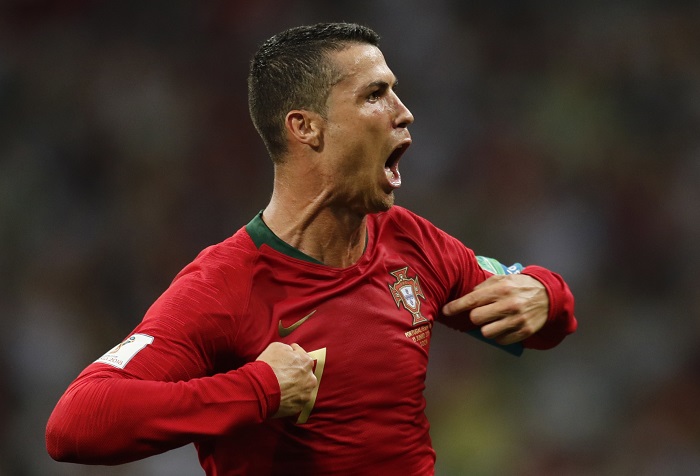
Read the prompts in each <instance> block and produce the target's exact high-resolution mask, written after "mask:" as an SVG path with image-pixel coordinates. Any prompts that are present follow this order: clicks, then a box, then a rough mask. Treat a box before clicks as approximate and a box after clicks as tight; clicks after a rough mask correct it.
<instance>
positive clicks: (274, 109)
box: [248, 23, 379, 162]
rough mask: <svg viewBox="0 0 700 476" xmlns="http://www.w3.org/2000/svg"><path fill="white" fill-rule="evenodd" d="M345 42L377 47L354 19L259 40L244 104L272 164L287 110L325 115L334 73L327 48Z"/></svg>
mask: <svg viewBox="0 0 700 476" xmlns="http://www.w3.org/2000/svg"><path fill="white" fill-rule="evenodd" d="M349 43H366V44H370V45H374V46H378V45H379V35H377V33H375V32H374V31H373V30H371V29H370V28H367V27H365V26H361V25H357V24H354V23H318V24H316V25H311V26H299V27H295V28H290V29H288V30H285V31H283V32H281V33H279V34H277V35H275V36H273V37H272V38H270V39H268V40H267V41H265V42H264V43H263V44H262V46H260V48H259V49H258V51H257V52H256V53H255V56H253V59H252V61H251V64H250V74H249V75H248V108H249V110H250V117H251V118H252V119H253V124H254V125H255V128H256V129H257V131H258V133H259V134H260V137H262V140H263V142H264V143H265V147H267V150H268V152H269V154H270V157H271V158H272V160H273V162H278V161H280V160H281V158H282V156H283V155H284V153H285V152H286V151H287V144H286V139H285V132H284V129H285V126H284V120H285V116H286V115H287V113H288V112H289V111H291V110H293V109H306V110H309V111H314V112H317V113H319V114H322V115H325V113H326V101H327V100H328V95H329V94H330V90H331V87H332V86H333V85H334V84H335V83H336V82H338V81H339V80H340V77H339V76H340V72H339V71H337V69H336V67H335V65H334V64H333V63H332V61H330V60H329V58H328V54H329V53H330V52H331V51H340V50H343V49H344V48H346V47H347V46H348V44H349Z"/></svg>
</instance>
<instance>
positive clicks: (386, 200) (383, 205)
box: [370, 192, 395, 213]
mask: <svg viewBox="0 0 700 476" xmlns="http://www.w3.org/2000/svg"><path fill="white" fill-rule="evenodd" d="M394 200H395V197H394V192H391V193H389V194H387V195H385V196H384V197H383V199H382V200H377V202H376V203H373V204H372V206H371V207H370V208H371V211H370V213H380V212H385V211H387V210H389V209H390V208H391V207H393V206H394Z"/></svg>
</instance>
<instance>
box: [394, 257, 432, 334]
mask: <svg viewBox="0 0 700 476" xmlns="http://www.w3.org/2000/svg"><path fill="white" fill-rule="evenodd" d="M407 273H408V266H406V267H405V268H401V269H399V270H396V271H392V272H391V275H392V276H393V277H395V278H396V282H395V283H394V284H389V291H391V295H392V296H393V298H394V301H395V302H396V307H398V308H401V304H403V307H404V308H405V309H406V310H407V311H408V312H410V313H411V315H412V316H413V325H414V326H415V325H416V324H419V323H421V322H428V319H426V318H425V317H423V316H422V315H421V313H420V299H418V298H423V299H425V296H424V295H423V291H422V290H421V288H420V283H419V282H418V276H416V277H415V279H414V278H409V277H408V276H406V274H407Z"/></svg>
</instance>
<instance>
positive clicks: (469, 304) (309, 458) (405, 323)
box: [47, 24, 576, 475]
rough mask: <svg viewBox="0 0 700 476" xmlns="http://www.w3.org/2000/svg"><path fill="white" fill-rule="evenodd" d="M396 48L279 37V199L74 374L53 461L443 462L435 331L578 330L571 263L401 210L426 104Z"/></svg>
mask: <svg viewBox="0 0 700 476" xmlns="http://www.w3.org/2000/svg"><path fill="white" fill-rule="evenodd" d="M377 45H378V37H377V35H376V34H375V33H374V32H373V31H371V30H369V29H367V28H364V27H361V26H358V25H353V24H320V25H315V26H311V27H299V28H293V29H291V30H288V31H285V32H283V33H281V34H279V35H277V36H275V37H273V38H271V39H270V40H268V41H267V42H265V43H264V44H263V45H262V47H261V48H260V50H259V51H258V52H257V54H256V55H255V57H254V59H253V62H252V65H251V72H250V76H249V99H250V111H251V116H252V118H253V122H254V123H255V126H256V128H257V130H258V131H259V133H260V135H261V137H262V139H263V141H264V142H265V145H266V147H267V149H268V151H269V153H270V156H271V158H272V160H273V163H274V168H275V179H274V188H273V194H272V198H271V200H270V203H269V204H268V205H267V207H266V208H265V209H264V210H263V211H262V212H261V213H260V214H259V215H258V216H256V217H255V218H254V219H253V220H252V221H251V222H250V223H249V224H248V225H247V226H246V227H244V228H242V229H240V230H239V231H238V232H237V233H236V234H234V235H233V236H232V237H231V238H229V239H227V240H226V241H224V242H222V243H220V244H218V245H215V246H212V247H210V248H208V249H207V250H205V251H203V252H202V253H201V254H200V255H199V256H198V257H197V258H196V259H195V261H194V262H192V263H191V264H190V265H189V266H187V267H186V268H185V269H184V270H183V271H182V272H180V274H178V276H177V277H176V278H175V280H174V281H173V283H172V284H171V286H170V287H169V289H168V290H167V291H166V292H165V293H164V294H163V295H162V296H161V297H160V298H159V299H158V300H157V301H156V302H155V303H154V305H153V306H152V307H151V308H150V309H149V310H148V312H147V314H146V316H145V317H144V319H143V321H142V323H141V324H140V325H139V326H138V327H137V328H136V329H135V330H134V332H133V333H132V334H131V335H130V336H129V337H128V338H127V339H126V340H125V341H124V342H123V343H121V344H119V345H118V346H117V347H115V348H114V349H112V350H111V351H109V352H108V353H107V354H105V355H104V356H102V357H101V358H99V359H98V360H97V361H96V362H95V363H93V364H91V365H90V366H88V367H87V368H86V369H85V370H84V371H83V372H82V373H81V374H80V376H79V377H78V378H77V379H76V380H75V381H74V382H73V383H72V384H71V385H70V387H69V388H68V390H67V391H66V393H65V394H64V395H63V397H62V398H61V400H60V401H59V402H58V404H57V406H56V409H55V410H54V412H53V414H52V415H51V418H50V420H49V423H48V426H47V447H48V450H49V453H50V454H51V456H52V457H54V458H55V459H58V460H61V461H72V462H80V463H94V464H117V463H122V462H127V461H132V460H136V459H139V458H144V457H147V456H149V455H153V454H157V453H160V452H163V451H167V450H169V449H172V448H176V447H178V446H182V445H185V444H188V443H192V442H194V444H195V445H196V447H197V450H198V453H199V458H200V462H201V464H202V466H203V467H204V469H205V471H206V473H207V474H209V475H232V474H250V475H265V474H348V475H350V474H352V475H356V474H383V475H392V474H401V475H409V474H420V475H424V474H432V473H433V466H434V462H435V453H434V451H433V449H432V447H431V444H430V437H429V434H428V422H427V419H426V417H425V414H424V408H425V401H424V399H423V395H422V392H423V389H424V380H425V373H426V369H427V362H428V349H429V346H430V335H431V329H432V326H433V323H434V322H435V321H440V322H442V323H444V324H447V325H449V326H452V327H455V328H457V329H460V330H463V331H466V332H471V333H473V334H475V335H477V336H478V337H480V338H482V339H485V340H487V341H489V342H492V343H494V344H495V345H500V346H503V347H504V348H506V349H507V350H510V351H511V352H514V353H519V352H520V350H521V349H522V346H525V347H532V348H541V349H544V348H549V347H552V346H554V345H556V344H558V343H559V342H560V341H561V340H562V339H563V338H564V337H565V336H566V335H567V334H569V333H571V332H573V331H574V330H575V328H576V320H575V318H574V316H573V297H572V296H571V294H570V293H569V290H568V287H567V286H566V284H565V283H564V281H563V280H562V279H561V278H560V277H559V276H558V275H556V274H554V273H552V272H550V271H547V270H545V269H543V268H540V267H536V266H529V267H526V268H524V269H520V268H519V267H518V266H515V267H513V268H511V269H507V268H505V267H503V266H501V265H500V263H498V262H496V261H495V260H488V259H483V258H479V259H477V258H476V257H475V256H474V253H473V252H472V251H471V250H469V249H468V248H466V247H465V246H464V245H462V244H461V243H460V242H458V241H457V240H456V239H454V238H452V237H450V236H448V235H447V234H445V233H444V232H442V231H440V230H438V229H437V228H435V227H434V226H433V225H431V224H430V223H429V222H427V221H426V220H424V219H422V218H420V217H418V216H416V215H414V214H412V213H410V212H409V211H407V210H405V209H402V208H400V207H398V206H393V204H394V190H395V189H397V188H398V187H399V186H400V185H401V176H400V174H399V161H400V159H401V156H402V155H403V153H404V152H405V151H406V149H407V148H408V146H409V145H410V144H411V137H410V135H409V132H408V126H409V125H410V124H411V123H412V122H413V116H412V115H411V113H410V111H409V110H408V109H407V108H406V107H405V106H404V104H403V103H402V102H401V101H400V100H399V98H398V96H397V95H396V92H395V86H396V78H395V77H394V75H393V73H392V72H391V70H390V69H389V68H388V66H387V65H386V63H385V61H384V58H383V56H382V53H381V51H380V50H379V49H378V47H377ZM480 263H481V265H480ZM488 267H491V268H490V269H491V271H493V272H494V273H498V274H500V275H499V276H496V275H494V273H492V272H489V271H486V270H485V269H484V268H488ZM511 271H512V272H516V273H518V274H513V275H510V276H503V274H506V273H507V272H511Z"/></svg>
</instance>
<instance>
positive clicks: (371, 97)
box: [367, 89, 382, 102]
mask: <svg viewBox="0 0 700 476" xmlns="http://www.w3.org/2000/svg"><path fill="white" fill-rule="evenodd" d="M381 97H382V91H381V90H379V89H378V90H376V91H372V92H371V93H370V94H369V96H367V101H369V102H377V101H379V99H380V98H381Z"/></svg>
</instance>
